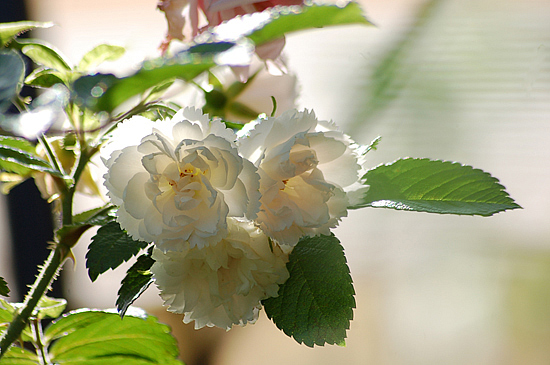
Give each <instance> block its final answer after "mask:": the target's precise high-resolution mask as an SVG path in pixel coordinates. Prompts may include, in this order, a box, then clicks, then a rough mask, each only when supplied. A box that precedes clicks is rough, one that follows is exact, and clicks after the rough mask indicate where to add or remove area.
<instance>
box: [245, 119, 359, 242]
mask: <svg viewBox="0 0 550 365" xmlns="http://www.w3.org/2000/svg"><path fill="white" fill-rule="evenodd" d="M245 128H246V127H245ZM252 128H253V129H251V128H250V127H249V128H246V129H243V130H242V131H241V132H240V133H239V140H238V143H239V150H240V151H241V154H242V156H244V157H245V158H248V159H249V160H250V161H252V162H253V163H254V164H255V165H256V166H259V172H260V192H261V194H262V197H261V199H260V202H261V207H260V212H259V213H258V218H257V219H256V222H257V223H258V224H259V225H260V227H261V228H262V229H263V230H264V232H266V233H267V234H268V235H269V236H270V237H272V238H274V239H276V240H277V241H278V242H279V243H280V244H287V245H295V244H296V243H297V242H298V240H299V239H300V238H301V237H302V236H315V235H317V234H325V235H327V234H329V233H330V228H334V227H336V225H337V224H338V222H339V220H340V218H341V217H344V216H346V215H347V207H348V203H349V200H348V196H347V194H346V192H347V191H348V189H350V188H352V187H353V188H356V186H357V185H358V184H357V182H358V181H359V172H360V165H359V163H358V153H357V146H356V145H355V143H354V142H353V141H352V140H351V139H350V138H349V137H348V136H346V135H345V134H343V133H342V132H340V131H338V130H336V127H335V126H334V125H333V124H332V123H329V122H326V121H318V120H317V118H316V117H315V114H314V113H313V112H308V111H305V112H298V111H296V110H290V111H288V112H285V113H284V114H283V115H281V116H280V117H278V118H267V119H266V120H262V121H261V122H259V123H256V124H255V125H252Z"/></svg>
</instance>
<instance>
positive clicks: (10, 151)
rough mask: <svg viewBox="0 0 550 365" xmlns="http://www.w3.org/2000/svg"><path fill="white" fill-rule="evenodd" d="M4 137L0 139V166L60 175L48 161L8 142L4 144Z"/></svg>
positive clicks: (17, 171) (14, 169) (14, 170)
mask: <svg viewBox="0 0 550 365" xmlns="http://www.w3.org/2000/svg"><path fill="white" fill-rule="evenodd" d="M5 141H6V139H2V140H0V168H2V169H4V170H6V171H11V172H16V173H23V172H25V171H27V170H25V169H30V170H35V171H41V172H47V173H49V174H52V175H55V176H59V177H62V175H61V173H59V172H58V171H56V170H54V169H53V168H52V166H51V165H50V164H49V162H47V161H45V160H43V159H41V158H40V157H38V156H36V155H34V154H33V153H30V152H27V151H24V150H21V149H19V148H17V147H15V146H12V145H11V143H10V144H5Z"/></svg>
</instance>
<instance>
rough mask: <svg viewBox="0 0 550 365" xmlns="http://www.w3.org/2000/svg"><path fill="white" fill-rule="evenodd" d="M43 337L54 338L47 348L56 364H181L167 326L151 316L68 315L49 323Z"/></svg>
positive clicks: (101, 313) (98, 312)
mask: <svg viewBox="0 0 550 365" xmlns="http://www.w3.org/2000/svg"><path fill="white" fill-rule="evenodd" d="M44 338H45V340H46V341H51V340H53V339H56V341H55V342H54V343H53V345H52V346H51V347H50V349H49V354H50V357H51V361H52V363H56V364H83V365H84V364H86V365H100V364H101V365H103V364H104V365H111V364H125V365H138V364H139V365H142V364H143V365H145V364H165V365H171V364H181V362H180V361H178V360H177V359H176V358H177V356H178V347H177V343H176V341H175V339H174V338H173V337H172V336H171V335H170V329H169V327H168V326H166V325H164V324H161V323H158V321H157V320H156V318H154V317H152V316H147V317H145V318H137V317H131V316H126V317H125V318H124V320H121V319H120V317H119V316H118V315H117V314H115V313H108V312H104V311H94V310H81V311H76V312H71V313H69V314H68V315H65V316H63V317H62V318H60V319H59V320H57V321H55V322H54V323H52V325H50V326H49V327H48V328H47V329H46V331H45V333H44Z"/></svg>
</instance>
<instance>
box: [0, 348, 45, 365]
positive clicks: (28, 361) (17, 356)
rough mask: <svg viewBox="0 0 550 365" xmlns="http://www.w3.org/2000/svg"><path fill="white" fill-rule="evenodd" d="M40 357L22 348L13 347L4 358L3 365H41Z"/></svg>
mask: <svg viewBox="0 0 550 365" xmlns="http://www.w3.org/2000/svg"><path fill="white" fill-rule="evenodd" d="M39 364H41V362H40V360H39V359H38V356H37V355H36V354H35V353H34V352H31V351H29V350H25V349H22V348H21V347H16V346H11V347H10V348H9V350H8V351H7V352H6V353H5V354H4V356H3V357H2V365H39Z"/></svg>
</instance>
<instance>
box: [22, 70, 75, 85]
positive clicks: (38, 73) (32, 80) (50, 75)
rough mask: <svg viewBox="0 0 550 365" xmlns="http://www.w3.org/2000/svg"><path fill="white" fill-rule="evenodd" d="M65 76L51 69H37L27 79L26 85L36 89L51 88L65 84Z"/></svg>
mask: <svg viewBox="0 0 550 365" xmlns="http://www.w3.org/2000/svg"><path fill="white" fill-rule="evenodd" d="M63 78H64V76H63V74H62V73H60V72H59V71H55V70H52V69H49V68H46V69H40V68H37V69H36V70H34V71H33V72H32V73H31V74H30V75H29V76H27V77H26V78H25V84H27V85H29V86H34V87H41V88H49V87H52V86H53V85H55V84H63V83H65V82H64V81H63Z"/></svg>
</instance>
